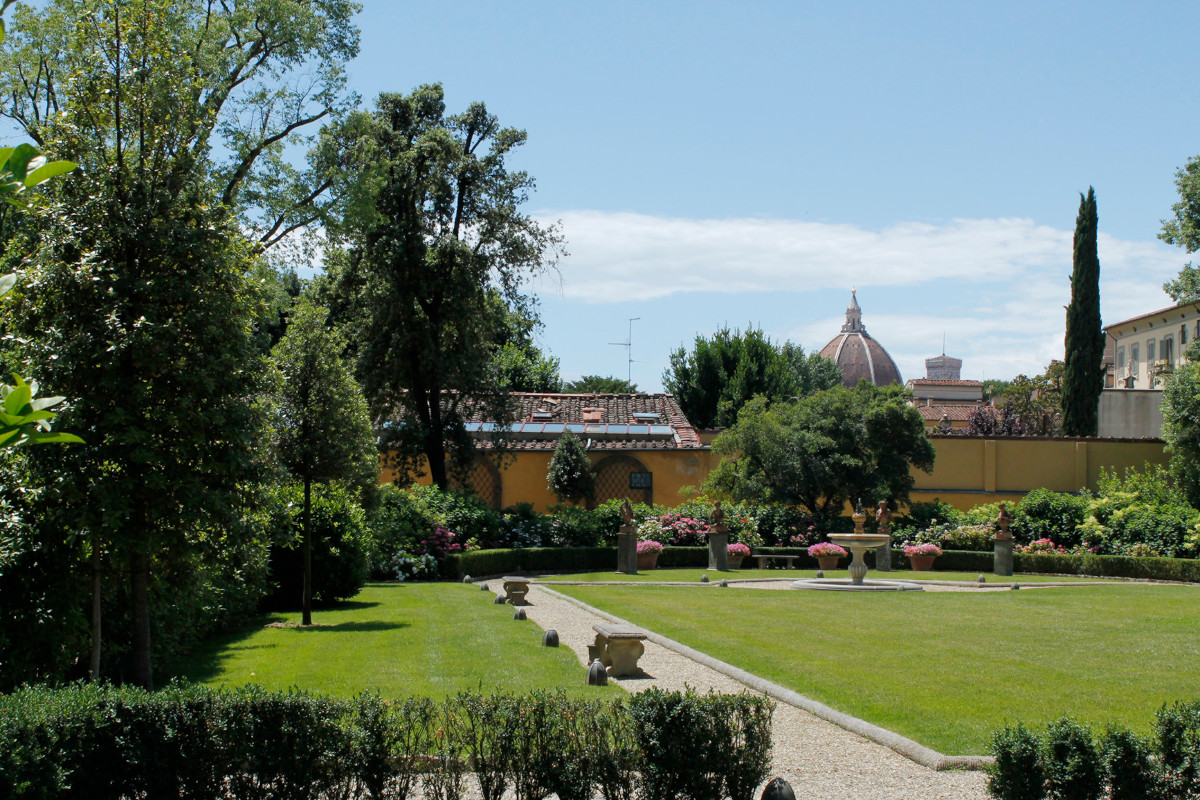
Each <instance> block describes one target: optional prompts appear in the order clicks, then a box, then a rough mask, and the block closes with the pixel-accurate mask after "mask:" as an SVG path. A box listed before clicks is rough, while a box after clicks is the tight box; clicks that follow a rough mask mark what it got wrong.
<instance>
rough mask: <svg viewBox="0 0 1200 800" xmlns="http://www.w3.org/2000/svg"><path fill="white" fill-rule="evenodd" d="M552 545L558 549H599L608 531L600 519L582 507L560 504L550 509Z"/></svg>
mask: <svg viewBox="0 0 1200 800" xmlns="http://www.w3.org/2000/svg"><path fill="white" fill-rule="evenodd" d="M550 516H551V521H550V540H551V541H550V543H551V544H553V545H554V546H556V547H599V546H600V545H602V544H604V543H605V539H606V538H607V537H606V535H605V534H606V531H605V529H604V524H603V522H602V521H601V519H600V517H599V516H598V515H597V514H596V513H595V512H593V511H589V510H588V509H586V508H583V507H582V506H572V505H566V504H560V505H556V506H551V508H550Z"/></svg>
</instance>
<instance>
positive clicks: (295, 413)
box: [271, 302, 379, 625]
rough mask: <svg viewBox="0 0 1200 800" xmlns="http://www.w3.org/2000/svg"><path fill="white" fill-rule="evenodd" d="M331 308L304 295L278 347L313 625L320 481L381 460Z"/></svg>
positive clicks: (280, 437)
mask: <svg viewBox="0 0 1200 800" xmlns="http://www.w3.org/2000/svg"><path fill="white" fill-rule="evenodd" d="M328 313H329V312H328V311H326V310H325V309H323V308H319V307H316V306H313V305H310V304H308V303H306V302H301V303H300V304H299V305H297V306H296V307H295V309H294V311H293V315H292V320H291V324H290V325H289V326H288V331H287V333H286V334H284V337H283V339H281V340H280V342H279V344H277V345H275V348H274V349H273V350H272V351H271V360H272V362H274V364H275V367H276V368H277V369H278V370H279V373H280V375H281V377H282V381H281V383H280V387H279V389H278V391H277V392H276V395H275V402H276V404H277V406H278V408H279V416H278V422H277V423H276V427H275V435H276V444H277V447H278V450H279V459H280V461H281V462H283V465H284V466H285V467H286V468H287V470H288V472H289V473H290V474H291V476H292V477H293V478H294V479H295V480H297V481H299V482H300V483H301V484H302V485H303V487H304V508H303V512H302V517H301V524H300V530H301V540H302V542H303V545H302V546H303V550H304V585H303V624H304V625H311V624H312V549H313V541H312V540H313V534H314V531H313V528H312V526H311V524H310V523H311V517H312V485H313V483H329V482H331V481H344V482H347V483H362V482H364V481H367V482H372V483H373V482H374V481H373V479H374V478H375V476H377V475H378V472H379V464H378V458H377V456H376V452H377V451H376V447H375V434H374V432H373V431H372V430H371V420H370V417H369V416H368V414H367V404H366V401H365V400H364V399H363V396H362V390H361V389H360V388H359V385H358V382H357V381H355V380H354V376H353V375H352V374H351V372H350V369H349V367H347V366H346V365H345V364H344V363H343V362H342V357H341V353H342V350H343V344H342V341H341V337H340V336H338V335H337V334H336V333H334V332H332V331H329V330H326V328H325V319H326V317H327V316H328Z"/></svg>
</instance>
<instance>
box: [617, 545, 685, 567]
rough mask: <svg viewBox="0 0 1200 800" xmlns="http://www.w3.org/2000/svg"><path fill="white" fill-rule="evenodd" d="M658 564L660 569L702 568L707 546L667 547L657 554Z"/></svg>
mask: <svg viewBox="0 0 1200 800" xmlns="http://www.w3.org/2000/svg"><path fill="white" fill-rule="evenodd" d="M614 558H615V556H614ZM614 563H615V561H614ZM658 566H659V568H660V569H670V568H674V567H700V568H702V569H703V568H704V567H707V566H708V548H707V547H668V548H666V549H665V550H663V551H662V554H661V555H659V557H658Z"/></svg>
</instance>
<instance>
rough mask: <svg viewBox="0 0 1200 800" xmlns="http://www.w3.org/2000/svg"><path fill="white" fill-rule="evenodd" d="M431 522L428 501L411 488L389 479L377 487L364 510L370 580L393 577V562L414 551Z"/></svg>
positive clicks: (394, 567)
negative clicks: (374, 494)
mask: <svg viewBox="0 0 1200 800" xmlns="http://www.w3.org/2000/svg"><path fill="white" fill-rule="evenodd" d="M435 524H436V521H435V520H434V518H433V515H432V514H431V513H430V508H429V505H428V503H424V502H422V501H420V500H419V499H418V497H417V496H416V495H415V494H414V493H413V492H412V491H410V490H407V489H401V488H399V487H397V486H395V485H394V484H390V483H389V484H386V485H384V486H381V487H379V490H378V492H377V493H376V500H375V503H374V504H373V505H372V507H371V509H370V511H369V512H368V513H367V534H368V537H367V551H368V559H369V567H370V572H371V580H375V581H388V580H395V579H396V569H397V562H398V561H399V560H400V559H402V558H403V557H405V556H408V555H410V554H412V553H415V552H416V549H417V545H418V544H419V543H420V541H421V539H423V538H424V537H425V536H426V535H427V534H428V533H429V532H430V531H431V530H433V528H434V525H435Z"/></svg>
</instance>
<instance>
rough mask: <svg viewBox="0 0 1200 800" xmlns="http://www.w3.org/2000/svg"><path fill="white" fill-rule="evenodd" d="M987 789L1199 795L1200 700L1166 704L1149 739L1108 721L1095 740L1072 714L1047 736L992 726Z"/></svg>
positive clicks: (1075, 799) (1120, 799)
mask: <svg viewBox="0 0 1200 800" xmlns="http://www.w3.org/2000/svg"><path fill="white" fill-rule="evenodd" d="M991 749H992V754H993V755H994V756H995V758H996V762H995V764H994V765H993V766H992V767H991V768H990V770H989V772H990V775H989V778H988V792H989V794H991V796H992V797H994V798H997V800H1043V798H1046V797H1049V798H1050V800H1098V798H1101V797H1105V798H1108V800H1135V799H1136V800H1148V799H1151V798H1152V799H1153V800H1190V799H1191V798H1195V797H1198V796H1200V700H1196V701H1191V702H1178V703H1175V704H1174V705H1172V706H1163V707H1162V708H1161V709H1160V710H1159V711H1157V712H1155V715H1154V725H1153V730H1152V733H1151V736H1150V737H1149V738H1145V739H1143V738H1141V737H1139V736H1136V735H1135V734H1133V733H1131V732H1130V731H1129V730H1127V729H1125V728H1109V730H1108V731H1107V732H1106V733H1105V735H1104V736H1103V738H1102V739H1101V740H1100V742H1099V743H1097V742H1096V740H1095V738H1094V737H1093V736H1092V734H1091V732H1090V731H1089V730H1088V729H1087V728H1086V727H1084V726H1082V725H1080V724H1078V723H1076V722H1075V721H1073V720H1071V719H1067V718H1064V719H1060V720H1058V721H1057V722H1053V723H1051V724H1050V725H1049V726H1048V728H1047V730H1046V734H1045V736H1044V737H1039V736H1038V734H1036V733H1034V732H1033V731H1030V730H1029V729H1028V728H1025V727H1024V726H1023V725H1021V724H1019V723H1018V724H1017V725H1016V726H1015V727H1006V728H1004V729H1002V730H1000V731H997V732H996V734H995V735H994V737H993V738H992V748H991Z"/></svg>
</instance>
